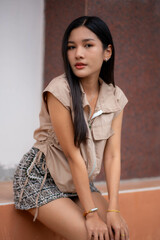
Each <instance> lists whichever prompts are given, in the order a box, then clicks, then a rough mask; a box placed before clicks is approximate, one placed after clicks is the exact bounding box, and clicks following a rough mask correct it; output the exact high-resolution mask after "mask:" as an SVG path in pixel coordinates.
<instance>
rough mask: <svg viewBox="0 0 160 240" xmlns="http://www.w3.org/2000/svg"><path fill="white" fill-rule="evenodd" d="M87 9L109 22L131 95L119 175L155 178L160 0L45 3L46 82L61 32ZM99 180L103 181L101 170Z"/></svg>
mask: <svg viewBox="0 0 160 240" xmlns="http://www.w3.org/2000/svg"><path fill="white" fill-rule="evenodd" d="M77 9H78V11H77ZM85 11H87V12H86V13H87V14H88V15H96V16H99V17H101V18H102V19H103V20H104V21H105V22H106V23H107V24H108V26H109V28H110V30H111V32H112V35H113V40H114V43H115V48H116V68H115V82H116V84H117V85H118V86H120V87H121V88H122V89H123V91H124V92H125V94H126V95H127V97H128V99H129V103H128V105H127V107H126V109H125V114H124V122H123V132H122V179H124V178H137V177H140V178H141V177H150V176H158V175H160V124H159V122H160V87H159V84H158V82H159V76H160V73H159V69H160V51H159V39H160V1H158V0H155V1H153V0H143V1H142V0H128V1H127V0H125V1H124V0H118V1H116V0H99V1H96V0H88V1H87V0H86V1H79V0H78V1H72V0H68V1H64V0H61V1H53V0H48V1H46V12H45V13H46V34H45V41H46V51H45V72H44V79H45V85H46V84H47V82H49V81H50V80H51V79H52V78H53V77H55V76H57V75H59V74H61V73H62V72H63V68H62V60H61V50H60V48H61V40H62V36H63V32H64V30H65V28H66V27H67V25H68V24H69V23H70V22H71V21H72V20H73V19H74V18H76V17H79V16H81V15H84V14H85ZM97 179H98V180H101V179H104V173H103V171H102V173H101V175H100V176H99V177H98V178H97Z"/></svg>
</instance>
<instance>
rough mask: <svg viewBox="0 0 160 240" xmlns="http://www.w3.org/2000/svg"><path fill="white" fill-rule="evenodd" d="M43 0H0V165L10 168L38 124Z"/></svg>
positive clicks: (28, 147)
mask: <svg viewBox="0 0 160 240" xmlns="http://www.w3.org/2000/svg"><path fill="white" fill-rule="evenodd" d="M43 35H44V2H43V0H0V165H3V166H4V167H6V168H11V167H13V166H15V164H18V163H19V161H20V159H21V157H22V155H23V154H24V153H25V152H26V151H28V150H29V149H30V148H31V147H32V144H33V143H34V139H33V131H34V129H35V128H37V127H38V126H39V118H38V114H39V111H40V102H41V90H42V74H43V52H44V51H43V49H44V36H43Z"/></svg>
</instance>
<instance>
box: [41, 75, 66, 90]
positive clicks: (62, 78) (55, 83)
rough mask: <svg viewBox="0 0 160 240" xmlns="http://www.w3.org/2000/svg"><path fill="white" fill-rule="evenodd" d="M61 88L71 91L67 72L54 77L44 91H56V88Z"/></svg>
mask: <svg viewBox="0 0 160 240" xmlns="http://www.w3.org/2000/svg"><path fill="white" fill-rule="evenodd" d="M55 88H56V89H57V90H58V89H61V91H62V90H66V91H68V92H69V91H70V88H69V84H68V81H67V78H66V75H65V73H63V74H61V75H59V76H57V77H55V78H53V79H52V80H51V81H50V82H49V84H48V85H47V86H46V88H45V89H44V91H43V92H45V91H48V90H50V91H52V90H53V91H54V89H55Z"/></svg>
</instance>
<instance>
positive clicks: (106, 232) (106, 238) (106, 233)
mask: <svg viewBox="0 0 160 240" xmlns="http://www.w3.org/2000/svg"><path fill="white" fill-rule="evenodd" d="M104 239H105V240H110V239H111V240H112V238H110V237H109V234H108V231H105V234H104ZM113 240H114V239H113Z"/></svg>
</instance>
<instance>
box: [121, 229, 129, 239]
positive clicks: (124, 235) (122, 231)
mask: <svg viewBox="0 0 160 240" xmlns="http://www.w3.org/2000/svg"><path fill="white" fill-rule="evenodd" d="M120 236H121V238H120V239H121V240H127V238H126V233H125V231H124V229H123V228H122V229H121V235H120Z"/></svg>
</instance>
